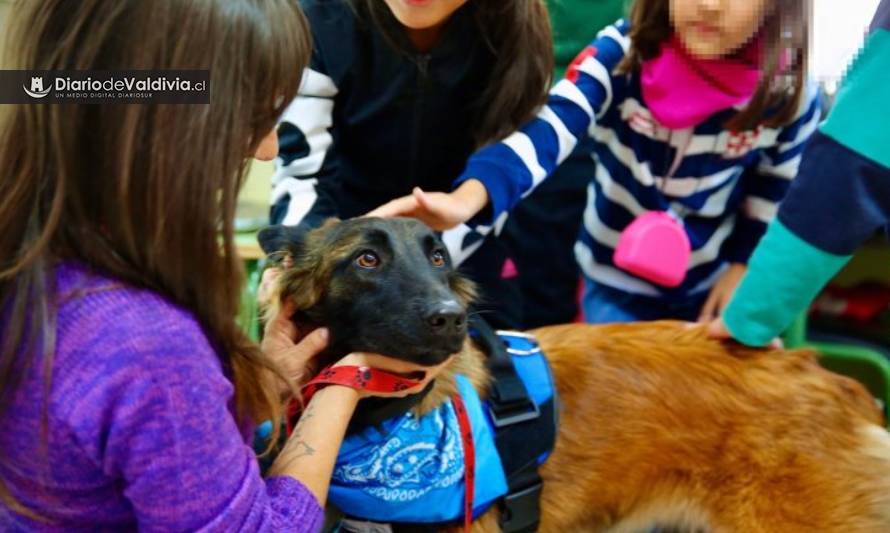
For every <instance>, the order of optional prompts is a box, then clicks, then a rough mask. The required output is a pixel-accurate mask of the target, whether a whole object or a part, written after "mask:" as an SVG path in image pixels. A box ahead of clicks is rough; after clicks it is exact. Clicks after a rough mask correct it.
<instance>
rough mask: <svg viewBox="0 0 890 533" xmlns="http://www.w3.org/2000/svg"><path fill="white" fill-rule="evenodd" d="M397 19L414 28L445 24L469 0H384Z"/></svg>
mask: <svg viewBox="0 0 890 533" xmlns="http://www.w3.org/2000/svg"><path fill="white" fill-rule="evenodd" d="M384 1H385V2H386V5H387V6H389V9H390V10H391V11H392V14H393V15H394V16H395V17H396V20H398V21H399V22H401V23H402V25H404V26H405V27H407V28H409V29H412V30H426V29H430V28H436V27H438V26H441V25H442V24H444V23H445V22H446V21H447V20H448V19H449V17H451V15H453V14H454V12H455V11H457V10H458V9H459V8H460V7H461V6H462V5H464V4H466V3H467V0H384Z"/></svg>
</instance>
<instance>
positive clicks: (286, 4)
mask: <svg viewBox="0 0 890 533" xmlns="http://www.w3.org/2000/svg"><path fill="white" fill-rule="evenodd" d="M12 14H13V17H14V18H13V19H12V20H11V21H10V27H11V28H12V30H13V31H12V32H11V36H10V40H9V42H8V44H7V46H8V48H9V50H8V51H9V53H10V57H11V60H12V68H16V69H29V70H30V69H34V70H66V69H68V70H111V71H115V70H140V69H142V70H145V69H157V70H177V69H200V70H209V71H210V73H211V74H210V75H211V98H210V104H209V105H161V104H131V105H121V104H118V105H106V106H97V105H83V104H59V105H16V106H8V107H6V108H4V109H3V110H2V116H0V227H2V228H3V231H2V232H0V426H2V428H3V431H0V529H2V530H29V531H34V530H72V529H87V528H90V529H92V528H98V529H136V528H139V529H149V530H196V529H207V530H232V529H246V530H271V531H280V530H308V531H311V530H315V529H317V528H318V527H319V525H320V522H321V520H322V511H321V506H323V505H324V501H325V496H326V492H327V487H328V482H329V478H330V473H331V470H332V468H333V462H334V459H335V456H336V453H337V450H338V448H339V443H340V441H341V439H342V438H343V434H344V432H345V428H346V424H347V422H348V420H349V417H350V416H351V414H352V411H353V410H354V408H355V405H356V402H357V401H358V400H359V399H360V397H361V396H362V395H363V394H365V393H360V392H357V391H354V390H352V389H347V388H344V387H337V386H335V387H329V388H326V389H323V390H322V391H320V392H319V394H317V395H315V396H314V397H313V398H312V400H311V402H310V403H309V404H308V405H307V406H306V408H305V412H306V413H307V414H309V413H315V414H317V415H318V416H308V417H307V416H305V415H304V417H303V422H302V423H301V425H300V427H298V428H297V430H296V431H295V432H294V434H293V436H292V437H291V438H290V439H289V441H288V442H287V444H286V446H285V448H284V450H283V451H282V453H281V454H280V455H279V457H278V458H277V459H276V461H275V463H274V464H273V466H272V472H273V473H274V475H273V476H272V477H270V478H268V479H267V480H265V481H264V480H263V479H262V478H261V477H260V474H259V471H258V466H257V461H256V457H255V455H254V453H253V451H252V449H251V448H250V446H248V445H247V444H246V439H247V438H248V437H249V436H251V435H252V430H251V426H252V425H253V421H259V420H266V419H272V420H276V419H279V416H280V414H281V407H282V405H283V402H284V401H287V400H288V399H289V397H290V391H291V390H294V387H295V386H296V385H298V384H299V382H300V380H301V377H302V375H303V373H304V372H303V371H304V368H305V367H306V365H307V364H308V363H309V361H310V360H311V358H312V357H313V356H314V355H315V354H316V353H318V352H319V351H320V350H321V349H323V348H324V346H325V342H326V340H325V339H326V333H325V331H323V330H317V331H315V332H312V333H310V334H309V335H308V336H306V337H305V338H303V339H302V340H301V341H300V342H299V343H296V340H297V337H298V336H299V335H298V332H297V331H295V328H294V326H293V325H292V323H291V322H290V320H289V317H288V313H287V310H286V309H285V310H283V311H282V312H281V313H279V314H278V316H276V317H274V318H273V319H272V320H271V321H270V323H269V327H268V330H267V337H266V340H265V341H264V345H263V346H262V348H261V347H259V346H256V345H254V344H252V343H251V342H250V341H249V340H248V339H247V337H246V336H245V334H244V333H243V332H242V331H241V330H240V329H239V327H238V326H237V324H236V321H235V317H236V316H237V309H238V301H239V298H238V295H239V287H240V286H241V284H242V278H243V275H242V274H243V273H242V268H241V265H240V261H239V259H238V257H237V255H236V252H235V249H234V245H233V227H232V226H233V217H234V206H235V199H236V195H237V192H238V189H239V187H240V185H241V182H242V179H243V176H244V172H245V168H246V162H247V157H248V156H249V155H253V154H256V156H257V157H258V158H262V159H269V158H271V157H273V156H274V154H275V153H276V152H277V140H276V137H275V134H274V131H273V128H274V126H275V123H276V121H277V119H278V117H279V115H280V114H281V113H282V112H283V110H284V107H283V106H284V105H286V103H287V102H289V101H290V100H291V99H292V98H293V97H294V96H295V95H296V93H297V89H298V85H299V77H295V76H294V75H293V69H294V68H295V66H296V67H301V66H303V65H305V64H307V63H308V60H309V54H310V41H309V37H308V36H309V33H308V28H307V26H306V22H305V18H304V17H303V15H302V13H301V12H300V10H299V7H297V6H296V5H295V4H294V3H293V2H291V1H289V0H264V1H257V0H210V1H203V2H196V1H190V0H155V1H152V2H143V1H138V0H121V1H116V2H108V1H106V0H83V1H78V2H69V1H67V0H42V1H40V2H32V1H23V2H20V3H19V4H17V5H16V6H15V7H13V11H12ZM270 132H271V133H270ZM341 363H344V364H345V363H349V364H362V365H368V364H373V365H377V366H383V367H385V368H391V369H394V370H397V371H405V370H406V369H404V368H399V367H401V366H402V364H396V363H394V362H390V361H388V360H385V359H384V358H381V357H379V356H372V355H362V354H353V355H350V356H347V357H346V358H345V359H344V360H342V361H341ZM393 365H395V366H393ZM433 375H434V372H429V373H428V376H429V377H432V376H433ZM421 386H423V385H421ZM415 390H416V389H411V390H409V391H405V392H403V393H400V394H399V395H403V394H406V393H409V392H412V391H415Z"/></svg>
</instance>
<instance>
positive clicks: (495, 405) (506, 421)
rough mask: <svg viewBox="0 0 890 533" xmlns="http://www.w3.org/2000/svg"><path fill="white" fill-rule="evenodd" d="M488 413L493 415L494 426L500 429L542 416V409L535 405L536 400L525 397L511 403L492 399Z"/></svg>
mask: <svg viewBox="0 0 890 533" xmlns="http://www.w3.org/2000/svg"><path fill="white" fill-rule="evenodd" d="M488 414H489V415H491V421H492V423H493V424H494V427H496V428H498V429H500V428H503V427H507V426H512V425H513V424H519V423H521V422H528V421H529V420H534V419H536V418H538V417H539V416H541V410H540V409H539V408H538V406H537V405H535V402H533V401H531V400H530V399H528V398H525V399H524V401H519V402H511V403H509V404H505V403H499V402H497V401H490V402H489V406H488Z"/></svg>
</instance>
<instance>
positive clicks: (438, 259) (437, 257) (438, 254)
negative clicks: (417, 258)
mask: <svg viewBox="0 0 890 533" xmlns="http://www.w3.org/2000/svg"><path fill="white" fill-rule="evenodd" d="M430 262H431V263H432V264H433V266H434V267H441V266H445V252H443V251H442V250H436V251H435V252H433V253H432V254H431V255H430Z"/></svg>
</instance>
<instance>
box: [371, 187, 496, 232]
mask: <svg viewBox="0 0 890 533" xmlns="http://www.w3.org/2000/svg"><path fill="white" fill-rule="evenodd" d="M487 204H488V191H486V190H485V186H484V185H482V182H480V181H478V180H467V181H465V182H464V183H462V184H461V185H460V187H458V188H457V189H455V190H454V191H453V192H451V193H443V192H424V191H423V190H421V189H420V187H415V188H414V191H413V193H412V194H410V195H408V196H403V197H401V198H396V199H395V200H392V201H390V202H387V203H385V204H383V205H382V206H380V207H378V208H377V209H375V210H373V211H371V212H370V213H368V214H367V215H365V216H369V217H384V218H388V217H413V218H416V219H418V220H420V221H421V222H423V223H425V224H426V225H427V226H429V227H431V228H433V229H434V230H436V231H445V230H447V229H451V228H453V227H455V226H457V225H459V224H462V223H464V222H466V221H467V220H470V219H471V218H473V216H474V215H475V214H476V213H478V212H479V211H481V210H482V209H483V208H484V207H485V206H486V205H487Z"/></svg>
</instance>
